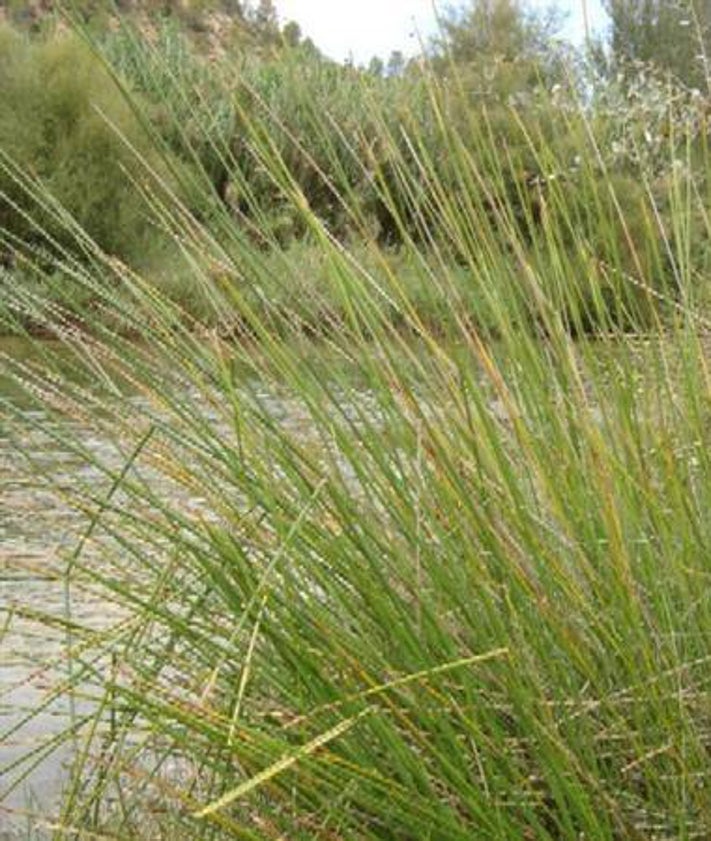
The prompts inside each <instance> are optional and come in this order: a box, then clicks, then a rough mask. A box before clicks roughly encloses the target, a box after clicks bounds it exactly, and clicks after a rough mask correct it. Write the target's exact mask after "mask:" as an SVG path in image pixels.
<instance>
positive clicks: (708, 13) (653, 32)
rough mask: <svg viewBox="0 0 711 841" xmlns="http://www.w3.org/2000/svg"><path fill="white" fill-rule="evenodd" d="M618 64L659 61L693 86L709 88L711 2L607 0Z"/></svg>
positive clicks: (653, 62) (612, 42)
mask: <svg viewBox="0 0 711 841" xmlns="http://www.w3.org/2000/svg"><path fill="white" fill-rule="evenodd" d="M606 6H607V12H608V14H609V16H610V21H611V24H612V38H611V46H612V55H613V62H614V63H615V64H617V65H618V66H620V65H624V64H626V63H629V62H630V61H641V62H644V63H648V64H653V65H655V66H657V67H658V68H660V69H661V70H664V71H667V72H669V73H671V74H672V75H673V76H674V77H675V78H676V79H677V80H678V81H679V82H681V83H682V84H684V85H686V86H688V87H690V88H699V89H707V90H708V89H709V87H710V80H709V68H708V59H709V57H710V56H711V0H607V2H606Z"/></svg>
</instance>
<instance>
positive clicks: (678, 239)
mask: <svg viewBox="0 0 711 841" xmlns="http://www.w3.org/2000/svg"><path fill="white" fill-rule="evenodd" d="M270 9H271V7H270V6H269V4H266V5H264V6H263V8H262V6H260V7H258V8H257V9H256V11H254V10H253V11H252V12H251V13H249V12H246V13H245V15H243V16H242V17H241V18H240V20H242V21H243V23H244V25H245V26H246V25H247V22H251V25H252V27H253V30H252V34H254V32H257V33H261V35H260V36H259V37H257V36H255V37H254V38H253V40H252V41H251V45H250V46H249V47H247V46H245V44H246V42H244V41H242V42H241V43H240V44H239V45H237V46H235V45H233V46H232V47H231V48H228V49H223V50H222V51H220V52H219V54H214V53H210V54H209V55H207V54H206V53H205V51H204V50H203V49H201V48H200V46H199V45H196V42H195V40H194V39H193V38H191V37H189V35H188V34H187V31H186V26H185V25H184V22H183V23H181V22H180V18H179V16H177V15H176V16H173V17H171V18H168V19H163V20H162V21H160V20H157V19H156V20H153V22H152V24H151V27H150V31H147V30H146V29H145V26H144V27H143V28H141V27H140V26H138V25H137V24H136V21H135V19H134V18H127V19H126V20H125V21H124V23H123V24H122V25H121V26H119V27H115V28H114V30H113V31H104V32H101V33H100V34H97V35H94V36H92V38H93V43H94V49H95V52H91V51H90V50H89V49H88V47H85V46H82V45H80V43H79V41H78V40H76V39H74V38H71V37H68V36H66V35H63V34H61V33H49V34H47V35H45V36H44V37H43V38H41V39H39V40H35V41H32V42H28V41H27V40H25V39H24V38H22V37H21V36H18V35H16V34H13V33H12V31H11V30H6V31H5V33H4V35H3V38H4V39H5V42H6V48H5V49H6V52H7V54H8V56H9V57H10V61H9V62H7V64H6V68H5V70H4V75H3V76H1V77H0V81H2V84H3V85H4V90H3V93H4V96H5V99H6V101H8V102H9V103H11V106H10V108H7V109H5V111H4V114H5V119H4V121H3V122H2V123H0V132H2V134H0V147H2V148H3V150H4V151H5V153H6V154H9V155H10V156H11V157H12V158H13V159H16V161H17V163H18V164H19V166H20V168H21V169H22V170H23V171H24V172H30V173H33V174H35V175H37V176H38V177H40V178H41V179H42V180H43V183H44V184H45V185H46V186H47V187H48V188H49V189H50V190H51V192H52V194H53V195H54V196H55V197H56V199H57V201H58V202H59V203H60V204H61V205H62V206H63V207H65V208H66V209H67V211H68V212H70V213H71V214H72V215H73V216H74V217H75V218H76V220H77V221H78V222H79V223H80V224H81V225H82V226H84V227H85V228H86V230H87V232H88V233H89V234H90V235H91V236H92V237H93V238H94V239H95V240H96V242H97V243H98V244H99V245H101V247H103V248H105V249H106V250H108V251H110V252H112V253H114V254H116V255H117V256H119V257H121V258H122V259H125V260H127V261H128V262H129V263H131V264H132V265H136V264H137V261H139V262H140V261H141V260H143V263H144V265H145V264H146V263H147V262H151V263H152V265H153V267H154V269H155V271H156V273H157V274H158V275H160V274H161V273H162V274H163V275H165V273H166V271H168V272H172V271H173V268H172V267H173V265H174V260H173V256H171V254H172V252H175V249H176V248H177V249H178V251H181V250H182V249H184V248H185V247H186V243H185V242H184V237H183V238H182V240H181V238H180V237H179V236H178V234H177V232H176V231H175V230H173V231H172V234H173V241H172V245H171V244H170V243H171V238H170V233H171V231H170V228H171V218H172V214H171V213H167V214H164V217H163V226H164V227H166V228H167V229H168V230H167V231H166V234H167V236H166V237H163V238H161V237H159V236H158V235H157V234H156V233H155V230H154V229H152V228H151V227H150V226H149V225H148V224H147V221H146V219H147V216H148V215H149V214H148V208H147V206H146V205H145V203H144V202H143V200H142V199H141V197H140V196H139V195H138V193H137V192H136V190H135V189H133V187H132V186H129V184H128V176H127V174H128V173H133V176H132V177H133V178H135V177H136V174H137V173H145V172H146V171H147V170H153V171H155V172H158V173H160V174H161V177H163V178H165V177H167V176H166V173H168V172H170V177H169V178H168V184H167V186H169V187H170V189H171V190H176V191H177V193H176V195H177V197H178V198H179V200H180V202H181V206H182V210H181V213H186V214H187V215H188V216H191V217H192V218H194V219H195V220H196V221H197V222H199V223H200V224H202V225H205V226H206V230H208V231H210V234H211V236H212V237H214V244H215V247H214V248H212V251H213V253H214V255H215V257H217V258H219V259H218V263H220V265H222V263H221V262H220V261H222V257H224V256H225V255H228V256H229V254H230V252H231V251H233V250H234V246H235V245H237V244H238V243H239V242H241V241H242V240H243V239H244V238H247V239H248V240H249V241H251V243H252V244H253V245H254V247H255V248H257V249H260V250H266V251H269V250H272V249H282V248H285V247H290V246H292V245H294V244H297V243H308V242H309V241H311V240H312V239H313V237H317V238H318V237H319V236H321V235H323V234H325V235H327V236H332V237H335V238H336V239H337V240H338V241H340V242H342V243H346V244H348V243H351V244H361V245H367V244H368V243H377V244H378V245H379V246H381V247H390V248H393V249H396V248H403V247H404V248H406V249H412V250H414V251H420V252H423V254H429V255H433V254H434V255H437V259H439V258H442V259H445V260H447V261H450V262H451V263H453V264H458V265H459V266H461V267H463V268H464V269H465V270H468V271H470V272H481V271H482V262H486V260H488V259H491V258H492V255H496V259H497V260H499V257H500V261H499V265H504V264H505V265H508V266H509V267H510V278H511V280H510V282H511V286H512V295H513V298H512V299H514V300H515V299H517V298H518V299H520V306H521V308H522V311H521V312H520V313H519V314H518V315H517V316H516V317H517V318H523V319H528V318H529V317H530V313H528V312H527V310H528V309H530V306H529V305H530V294H529V292H528V290H527V289H526V288H525V284H524V285H522V284H521V283H520V282H519V281H518V280H517V278H518V277H520V274H521V266H522V264H525V265H528V266H529V267H530V268H531V269H532V270H533V271H535V272H537V273H539V274H540V276H541V277H542V278H544V281H543V283H544V287H545V294H550V295H551V296H552V300H553V306H554V307H555V308H556V309H559V310H560V312H561V314H562V316H563V317H564V319H565V320H566V321H568V322H570V324H571V326H572V327H574V329H576V330H579V329H583V330H587V329H591V328H594V327H595V326H600V327H602V328H603V329H604V327H605V326H606V325H609V323H611V322H615V323H618V324H620V323H622V324H627V325H628V326H630V327H635V326H637V327H638V326H641V325H643V324H644V323H646V322H647V321H648V320H649V318H650V317H652V316H653V314H654V313H655V312H656V311H657V310H659V304H660V303H662V309H664V307H666V308H667V309H668V305H669V304H670V303H671V304H673V301H674V300H675V299H676V297H677V296H678V294H679V289H678V286H679V284H678V277H679V265H680V261H682V262H685V261H691V262H692V264H693V265H692V269H693V271H694V272H696V273H697V274H701V273H702V272H703V271H704V270H705V267H706V263H707V260H708V253H709V249H708V246H707V241H708V236H707V224H706V218H705V215H704V213H703V212H699V213H697V214H696V216H695V219H694V222H693V226H692V227H693V230H692V229H688V230H687V229H684V230H680V229H679V228H678V227H675V226H674V224H673V222H672V211H673V210H674V207H675V206H676V205H678V203H679V202H680V201H683V196H682V192H683V191H681V188H680V184H681V183H682V182H683V183H684V184H686V185H687V189H691V190H693V191H694V192H696V193H698V194H699V195H700V196H704V195H705V194H706V191H707V187H706V175H705V172H706V167H705V163H706V160H707V157H706V147H705V137H706V104H705V100H704V99H703V98H702V97H700V96H699V95H698V93H696V92H693V91H688V90H686V89H685V88H683V87H680V86H679V85H676V84H675V83H674V81H673V80H672V81H669V80H668V79H667V78H665V77H664V76H663V75H660V74H655V72H654V71H653V69H652V68H645V69H638V71H637V73H636V75H635V74H632V73H626V74H619V75H618V76H614V77H613V76H609V75H608V76H600V75H597V76H596V75H595V73H596V72H597V71H598V70H599V68H600V66H601V65H600V64H599V63H598V64H597V65H595V64H591V65H587V64H585V63H584V62H583V61H582V60H581V58H580V57H579V56H576V55H574V54H572V53H571V52H570V51H569V50H566V49H564V48H563V47H561V46H560V45H557V44H556V43H555V41H554V40H551V35H552V33H553V32H554V30H555V20H554V18H547V19H545V20H544V19H541V18H536V17H534V16H530V15H526V14H524V12H523V11H522V8H521V6H520V4H518V3H516V2H514V1H513V0H500V2H498V3H495V4H493V5H489V4H473V5H472V7H471V12H470V13H468V14H462V15H460V16H458V17H456V16H455V17H452V18H451V19H449V21H448V23H447V24H446V26H445V29H444V31H443V35H442V38H441V39H440V40H439V41H438V42H437V43H436V44H434V45H433V47H432V51H431V53H430V54H429V55H428V56H426V57H423V58H422V59H420V60H418V61H413V62H410V63H409V64H407V65H406V66H402V67H400V69H399V71H398V72H397V73H394V74H390V75H386V74H384V73H383V72H382V68H378V67H376V68H373V69H371V70H370V71H365V70H362V69H358V68H353V67H349V66H339V65H337V64H335V63H333V62H330V61H328V60H326V59H324V58H323V57H322V56H320V55H319V54H318V52H317V51H316V50H315V49H314V48H313V46H312V45H310V43H308V42H302V41H301V39H300V35H299V33H298V32H297V33H296V34H295V35H294V33H293V32H292V33H291V35H292V36H294V37H282V39H281V41H279V37H278V36H279V32H278V28H276V29H275V26H276V23H275V19H274V18H273V9H271V11H270ZM260 14H261V15H262V17H263V18H264V19H263V20H262V19H261V18H260ZM254 27H256V29H254ZM102 62H105V67H104V66H102ZM69 66H71V68H72V72H71V73H68V72H66V68H67V67H69ZM112 74H114V75H115V79H114V78H112ZM50 75H51V78H50ZM63 80H64V81H63ZM126 96H128V97H129V98H130V99H131V105H130V106H129V105H128V104H127V100H126V98H125V97H126ZM13 103H14V104H13ZM62 120H64V121H65V123H66V125H67V126H68V128H66V129H64V128H62ZM135 152H138V157H140V158H141V159H142V165H140V166H139V165H138V161H137V159H136V155H135ZM4 179H5V182H4V183H5V185H6V186H5V187H4V188H3V190H4V192H5V194H6V198H5V200H4V205H3V208H4V209H3V211H2V212H3V223H2V224H3V227H4V228H5V232H6V233H5V236H6V238H7V237H8V236H14V237H19V238H20V239H22V238H27V237H29V239H30V241H31V242H32V241H33V235H32V229H31V223H30V222H29V221H28V219H27V218H26V217H25V216H24V215H23V214H22V213H19V212H18V207H20V208H26V207H28V204H27V196H26V191H23V188H21V187H20V185H19V184H17V183H15V181H13V179H12V178H10V177H9V174H8V173H7V172H6V173H5V175H4ZM42 213H43V216H42V218H43V219H48V218H49V217H48V216H47V213H46V211H42ZM314 218H317V219H318V220H319V228H318V230H315V229H314V227H313V219H314ZM181 224H182V217H181ZM44 227H45V228H46V229H48V230H52V228H51V225H49V226H48V225H47V223H44ZM60 227H61V226H60ZM178 240H180V242H178ZM561 249H563V250H565V251H566V253H567V254H568V256H569V267H568V270H567V274H568V276H567V277H564V276H563V275H562V274H561V270H560V266H557V265H556V261H557V260H558V255H559V254H560V251H561ZM220 255H222V256H220ZM551 255H553V256H551ZM161 265H162V266H163V269H161V268H159V266H161ZM570 266H574V270H573V271H572V272H571V271H570ZM591 266H595V267H596V269H595V276H596V282H595V285H594V286H593V288H592V290H591V288H590V287H589V283H588V278H589V276H590V272H591V268H590V267H591ZM166 267H167V269H166ZM219 273H224V271H223V269H219ZM580 278H583V280H582V281H581V280H579V279H580ZM625 278H631V279H632V281H631V282H628V280H626V279H625ZM501 282H503V281H501ZM170 285H172V287H173V288H174V290H177V291H178V292H179V294H180V295H183V296H185V290H186V288H187V287H188V286H189V285H190V284H189V282H182V281H178V282H176V281H175V280H174V279H173V280H171V282H170ZM617 287H620V289H621V290H623V292H624V294H623V295H622V296H621V297H620V296H619V295H618V294H617V293H616V292H615V289H616V288H617ZM618 291H619V290H618ZM271 294H276V295H277V297H279V294H280V293H279V290H278V289H275V290H272V292H271ZM612 298H614V299H615V300H616V301H617V302H618V303H617V306H616V311H615V312H614V313H613V312H610V311H609V308H608V307H607V306H606V304H605V301H606V300H608V299H612ZM620 302H622V308H620ZM320 311H321V310H320V308H319V307H314V313H313V316H314V317H315V318H317V317H318V316H317V313H318V312H320ZM601 321H602V323H600V322H601Z"/></svg>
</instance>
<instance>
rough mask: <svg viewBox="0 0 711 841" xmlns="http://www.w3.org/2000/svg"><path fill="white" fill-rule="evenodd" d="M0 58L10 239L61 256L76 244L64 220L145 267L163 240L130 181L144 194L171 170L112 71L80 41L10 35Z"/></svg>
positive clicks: (0, 218)
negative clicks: (151, 173) (150, 178)
mask: <svg viewBox="0 0 711 841" xmlns="http://www.w3.org/2000/svg"><path fill="white" fill-rule="evenodd" d="M0 52H2V54H3V64H2V67H0V99H2V102H3V108H2V110H1V111H0V150H2V153H3V159H2V160H3V163H2V166H1V167H0V226H1V227H2V229H3V230H4V231H5V235H6V236H9V237H18V238H20V239H22V240H29V241H30V242H32V243H34V244H35V245H42V246H43V247H44V248H48V249H50V250H54V249H55V248H56V247H57V246H58V245H60V246H61V245H67V244H68V243H69V242H70V241H71V238H70V237H68V236H67V230H66V228H67V220H66V219H62V218H61V217H62V216H63V215H64V214H65V213H66V214H69V215H70V216H71V217H72V218H73V219H74V220H75V221H76V223H77V224H78V225H79V226H80V227H81V228H82V229H83V230H84V231H85V232H86V234H88V236H89V237H91V238H92V239H93V240H94V241H95V243H96V244H97V245H98V246H100V247H101V248H102V249H104V250H105V251H107V252H110V253H113V254H115V255H117V256H119V257H121V258H123V259H127V260H130V261H136V260H139V259H141V258H142V256H143V255H144V254H145V252H146V250H147V249H149V248H150V247H151V245H152V242H153V241H154V240H155V237H156V233H155V230H154V229H152V228H151V225H150V224H149V223H148V222H147V217H146V213H145V208H144V200H143V198H142V197H141V196H140V194H139V192H138V191H137V190H136V189H134V187H133V186H132V184H131V179H132V178H140V179H141V180H142V182H143V183H144V186H146V184H147V179H146V175H145V174H146V172H147V167H148V168H151V169H154V170H156V171H157V172H158V173H161V174H162V175H163V176H165V168H164V166H163V165H162V163H161V162H160V160H159V159H158V157H157V156H156V154H155V152H153V151H152V149H151V145H150V143H149V141H148V139H147V137H146V135H145V133H144V131H143V129H142V128H141V125H140V122H139V120H138V119H137V118H136V116H135V113H134V111H133V110H132V108H131V106H130V105H129V104H128V103H127V102H126V101H125V100H124V97H123V95H122V93H121V91H120V89H119V88H118V86H117V85H116V84H115V82H114V80H113V79H112V78H111V75H110V73H109V72H108V71H107V70H106V68H105V67H104V66H103V65H102V63H101V61H100V60H99V59H98V58H97V57H96V56H94V55H93V54H92V52H91V51H90V49H89V48H88V47H87V46H86V45H84V44H83V43H82V42H81V41H80V40H79V39H78V38H77V37H75V36H73V35H67V34H61V33H57V34H54V35H52V36H51V37H49V38H47V39H44V40H41V41H37V42H30V41H29V40H27V39H26V38H25V37H23V36H20V35H18V34H16V33H15V32H13V31H12V30H10V29H7V28H5V29H3V30H2V31H1V32H0ZM136 152H137V153H138V154H139V155H140V156H141V158H142V160H143V163H142V164H141V165H139V164H138V163H137V156H136ZM20 172H22V173H24V174H25V176H31V177H32V179H36V180H37V181H39V182H41V184H42V187H43V189H46V191H47V193H48V194H49V195H50V196H51V197H52V199H53V200H54V201H56V203H57V206H55V207H54V208H52V207H50V206H49V204H48V199H47V193H45V199H43V201H42V203H41V206H40V205H37V203H36V202H35V200H34V199H33V195H36V191H35V189H34V188H33V186H32V182H31V181H28V180H27V179H26V177H24V176H20V175H19V174H18V173H20ZM60 208H61V209H60ZM26 213H31V214H32V215H33V217H34V222H31V221H29V219H28V218H27V216H26V215H25V214H26ZM37 222H39V223H40V224H39V226H38V225H37V224H36V223H37ZM40 227H41V229H42V230H41V231H40Z"/></svg>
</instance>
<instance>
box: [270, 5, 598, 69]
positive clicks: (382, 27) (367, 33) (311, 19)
mask: <svg viewBox="0 0 711 841" xmlns="http://www.w3.org/2000/svg"><path fill="white" fill-rule="evenodd" d="M447 5H452V4H451V0H450V1H449V2H440V3H439V6H440V8H446V6H447ZM528 5H529V6H530V7H531V8H536V7H537V6H539V7H541V8H547V7H548V6H549V5H550V0H529V2H528ZM557 5H558V6H559V8H561V9H562V10H563V11H564V12H568V14H569V17H568V20H567V24H566V26H565V29H564V32H563V34H564V35H565V37H566V38H569V39H570V40H571V41H573V42H575V43H581V42H582V41H583V39H584V33H585V28H584V25H583V11H582V10H583V0H557ZM275 6H276V8H277V12H278V13H279V17H280V20H281V22H282V23H286V22H287V21H290V20H295V21H296V22H297V23H298V24H299V25H300V27H301V30H302V32H303V33H304V35H307V36H309V37H310V38H311V39H312V40H313V41H314V43H315V44H316V46H317V47H319V49H321V50H322V51H323V52H324V53H326V55H328V56H330V57H331V58H334V59H336V60H337V61H345V60H346V59H349V58H351V57H352V58H353V60H354V61H355V63H356V64H367V62H368V61H369V60H370V58H371V57H372V56H373V55H379V56H381V57H383V58H387V57H388V56H389V55H390V53H391V52H392V51H393V50H401V51H402V52H403V53H405V54H406V55H410V54H412V53H415V52H417V51H418V48H419V44H420V40H421V39H424V40H425V41H426V40H427V38H428V37H429V36H431V35H432V34H433V33H434V32H435V30H436V23H435V13H434V9H433V2H432V0H275ZM587 7H588V17H589V20H590V26H591V28H593V29H597V30H600V29H601V28H602V27H604V24H605V15H604V12H603V10H602V0H587ZM376 22H377V23H376Z"/></svg>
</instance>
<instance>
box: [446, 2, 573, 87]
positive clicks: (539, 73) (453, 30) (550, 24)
mask: <svg viewBox="0 0 711 841" xmlns="http://www.w3.org/2000/svg"><path fill="white" fill-rule="evenodd" d="M559 28H560V15H559V14H558V13H557V12H556V11H555V8H554V7H550V8H549V9H548V10H544V11H541V10H538V11H536V12H534V11H532V10H530V9H529V7H528V6H527V5H526V4H525V3H524V2H522V0H470V2H468V3H467V4H466V5H464V6H460V7H459V8H458V9H450V11H449V13H448V14H447V15H446V16H445V18H444V20H443V23H442V33H443V34H442V36H441V37H440V38H438V39H437V40H435V42H434V45H433V46H434V54H435V66H439V67H440V68H441V69H442V71H443V72H445V73H447V72H448V68H449V67H450V66H451V65H452V64H454V65H456V66H457V68H458V72H459V74H460V76H462V77H466V78H467V79H468V80H469V85H470V88H471V89H472V91H478V92H479V93H480V94H481V95H485V96H493V97H494V98H496V99H506V98H508V97H510V96H511V95H515V94H517V93H519V92H521V91H522V90H530V89H531V88H532V87H534V86H535V85H536V84H537V83H538V82H539V81H541V80H545V81H547V82H550V83H552V77H554V76H557V75H558V74H559V72H560V62H559V61H558V53H557V51H556V49H555V48H554V46H553V45H554V43H555V35H556V34H557V32H558V30H559Z"/></svg>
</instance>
